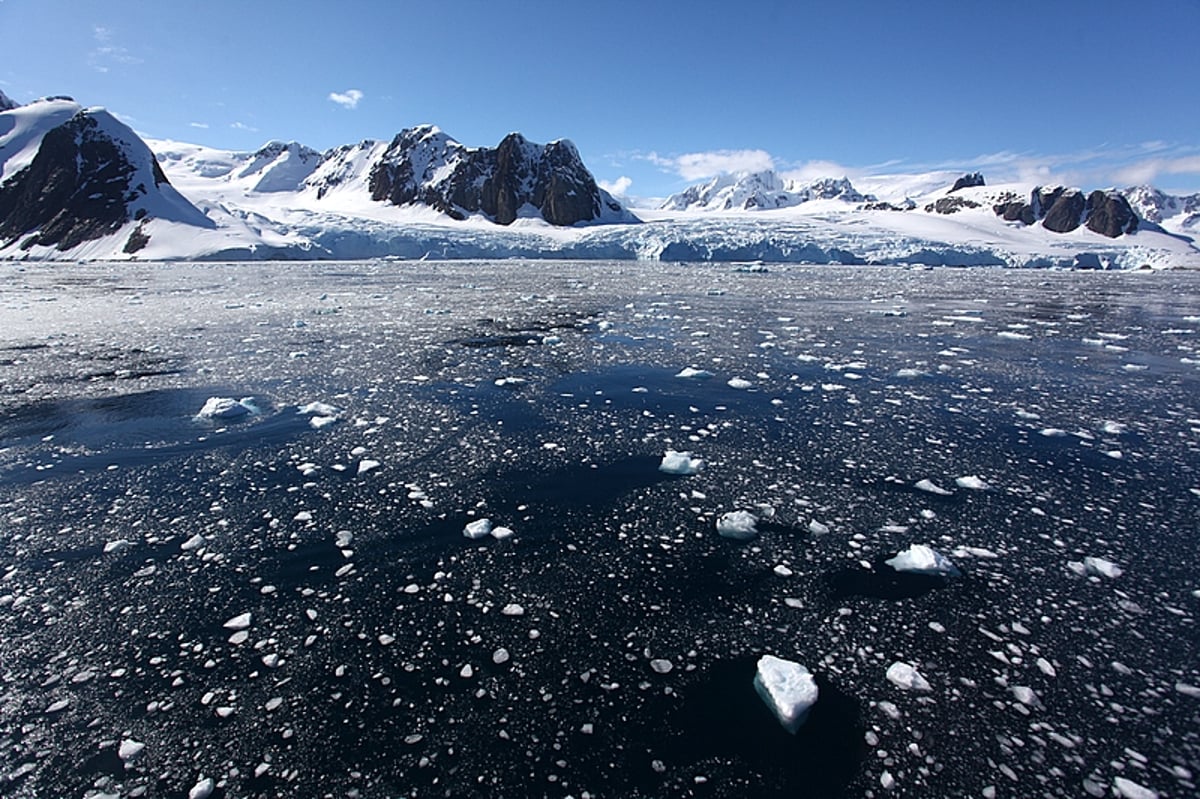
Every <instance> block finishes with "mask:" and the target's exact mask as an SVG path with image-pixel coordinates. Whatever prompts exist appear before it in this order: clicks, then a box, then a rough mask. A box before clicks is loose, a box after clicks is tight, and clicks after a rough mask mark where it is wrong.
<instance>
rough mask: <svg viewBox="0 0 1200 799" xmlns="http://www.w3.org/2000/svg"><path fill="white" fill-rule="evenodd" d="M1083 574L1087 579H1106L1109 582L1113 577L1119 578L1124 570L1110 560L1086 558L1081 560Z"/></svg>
mask: <svg viewBox="0 0 1200 799" xmlns="http://www.w3.org/2000/svg"><path fill="white" fill-rule="evenodd" d="M1083 572H1084V574H1086V575H1088V576H1089V577H1090V576H1096V577H1107V578H1109V579H1110V580H1111V579H1113V578H1115V577H1120V576H1121V575H1122V574H1123V573H1124V569H1122V568H1121V567H1120V566H1118V565H1117V564H1115V563H1113V562H1112V561H1111V560H1105V559H1104V558H1093V557H1091V556H1088V557H1086V558H1084V559H1083Z"/></svg>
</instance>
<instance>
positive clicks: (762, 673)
mask: <svg viewBox="0 0 1200 799" xmlns="http://www.w3.org/2000/svg"><path fill="white" fill-rule="evenodd" d="M754 690H755V691H757V692H758V695H759V696H760V697H761V698H762V700H763V701H764V702H766V703H767V707H769V708H771V712H772V713H774V714H775V718H777V719H779V723H780V724H782V725H783V728H784V729H785V730H787V731H788V732H790V733H792V734H793V735H795V733H796V731H797V730H799V729H800V727H801V725H803V724H804V722H805V720H806V719H807V718H808V712H809V710H811V709H812V706H813V705H815V704H816V703H817V696H818V694H819V693H820V692H819V691H818V689H817V683H816V681H814V680H813V676H812V673H811V672H809V670H808V669H806V668H805V667H804V666H802V665H800V664H799V663H796V662H794V661H791V660H784V659H783V658H777V657H775V656H774V655H763V656H762V657H761V658H759V659H758V669H757V671H756V673H755V675H754Z"/></svg>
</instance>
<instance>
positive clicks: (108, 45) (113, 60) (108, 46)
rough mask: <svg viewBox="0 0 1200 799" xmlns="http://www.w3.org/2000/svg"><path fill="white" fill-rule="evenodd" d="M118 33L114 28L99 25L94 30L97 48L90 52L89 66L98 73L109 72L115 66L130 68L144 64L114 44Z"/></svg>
mask: <svg viewBox="0 0 1200 799" xmlns="http://www.w3.org/2000/svg"><path fill="white" fill-rule="evenodd" d="M115 36H116V33H115V32H114V31H113V29H112V28H107V27H105V26H103V25H97V26H96V27H94V28H92V38H93V39H95V40H96V43H97V45H98V46H97V47H94V48H93V49H91V50H89V51H88V54H87V62H88V66H90V67H91V68H92V69H94V70H96V71H97V72H108V71H109V70H110V69H111V68H112V67H113V66H130V65H133V64H140V63H142V59H141V58H138V57H137V56H135V55H133V54H132V53H130V52H129V50H127V49H126V48H124V47H121V46H119V45H117V44H114V43H113V39H114V38H115Z"/></svg>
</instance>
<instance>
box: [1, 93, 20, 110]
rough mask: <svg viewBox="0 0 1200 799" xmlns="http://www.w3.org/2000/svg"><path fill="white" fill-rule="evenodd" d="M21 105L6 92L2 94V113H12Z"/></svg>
mask: <svg viewBox="0 0 1200 799" xmlns="http://www.w3.org/2000/svg"><path fill="white" fill-rule="evenodd" d="M18 105H19V103H17V102H16V101H15V100H13V99H12V98H10V97H9V96H8V95H7V94H5V93H4V92H0V111H11V110H12V109H14V108H16V107H17V106H18Z"/></svg>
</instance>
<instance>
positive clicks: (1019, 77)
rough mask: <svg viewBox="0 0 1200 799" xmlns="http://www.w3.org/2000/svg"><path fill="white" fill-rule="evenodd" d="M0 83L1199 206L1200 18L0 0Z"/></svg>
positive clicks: (1037, 5)
mask: <svg viewBox="0 0 1200 799" xmlns="http://www.w3.org/2000/svg"><path fill="white" fill-rule="evenodd" d="M0 33H2V34H3V41H4V56H3V58H2V59H0V90H3V91H4V92H5V93H6V94H8V95H9V96H11V97H12V98H13V99H15V100H17V101H20V102H27V101H29V100H32V99H35V98H36V97H40V96H44V95H48V94H69V95H72V96H74V97H75V98H76V99H77V100H79V101H80V102H81V103H83V104H85V105H103V106H106V107H107V108H109V109H110V110H112V111H114V112H115V113H117V114H118V115H120V116H121V117H122V118H123V119H125V120H126V121H127V122H129V123H130V124H131V125H132V126H133V127H134V128H135V129H137V130H138V131H139V132H141V133H142V134H143V135H146V136H151V137H156V138H172V139H179V140H183V141H191V142H197V143H201V144H207V145H211V146H214V147H221V148H227V149H244V150H249V149H255V148H257V147H258V146H259V145H261V144H262V143H264V142H265V141H267V140H269V139H284V140H292V139H294V140H297V141H301V142H303V143H305V144H307V145H309V146H312V147H315V148H318V149H325V148H328V147H331V146H334V145H337V144H344V143H349V142H354V141H358V140H360V139H364V138H375V139H388V138H391V137H392V136H393V135H394V134H395V133H396V132H398V131H399V130H401V129H402V128H405V127H408V126H411V125H414V124H418V123H422V122H432V123H434V124H437V125H439V126H440V127H441V128H442V129H444V130H445V131H446V132H447V133H449V134H450V135H451V136H453V137H454V138H456V139H458V140H459V141H461V142H463V143H464V144H468V145H494V144H496V143H497V142H498V141H499V140H500V139H501V138H502V137H503V136H504V135H505V134H506V133H508V132H510V131H513V130H519V131H521V132H522V133H524V134H525V135H526V136H528V137H529V138H531V139H533V140H534V141H549V140H551V139H555V138H570V139H572V140H573V141H574V142H575V143H576V144H577V145H578V147H579V149H580V151H581V153H582V154H583V157H584V160H585V161H586V162H587V164H588V166H589V167H590V168H591V169H592V171H593V173H595V175H596V177H597V178H598V179H599V180H601V181H602V182H604V183H606V184H607V185H610V186H615V187H616V188H618V189H622V190H623V191H624V192H625V193H627V194H628V195H630V196H633V197H652V196H663V195H666V194H669V193H671V192H674V191H678V190H680V189H681V188H683V187H684V186H686V185H689V184H690V183H694V182H697V181H699V180H703V179H705V178H706V177H709V176H711V175H712V174H715V173H716V172H718V171H721V170H732V171H736V170H739V169H749V168H763V167H768V166H769V167H774V168H776V169H777V170H779V171H781V172H783V173H786V174H789V175H794V176H821V175H829V176H840V175H841V174H843V173H844V174H848V175H850V176H851V178H853V177H854V176H855V175H860V174H868V173H880V172H885V173H886V172H920V171H930V170H934V169H943V168H944V169H953V170H967V169H971V170H974V169H979V170H981V171H983V172H984V174H985V176H986V177H987V178H988V180H989V182H1000V181H1001V180H1006V179H1017V178H1022V179H1030V180H1041V181H1050V180H1056V179H1057V180H1064V181H1066V182H1069V183H1073V184H1076V185H1081V186H1083V187H1085V188H1091V187H1097V186H1107V185H1126V184H1131V183H1136V182H1153V183H1155V184H1156V185H1159V186H1160V187H1163V188H1167V189H1172V190H1188V191H1194V190H1200V89H1198V88H1197V85H1196V79H1197V75H1200V46H1197V42H1198V41H1200V0H1145V1H1144V2H1142V3H1140V4H1137V5H1130V4H1128V3H1117V2H1105V1H1104V0H1101V2H1096V1H1095V0H1085V1H1079V2H1076V1H1075V0H1058V1H1057V2H1032V1H1026V0H1009V1H1008V2H1005V3H984V2H975V1H974V0H957V1H955V2H951V1H949V0H946V1H945V2H943V1H941V0H935V1H933V2H912V3H900V2H892V1H891V0H876V1H875V2H861V1H858V0H845V1H844V2H827V3H811V2H800V0H791V1H790V2H788V1H786V0H784V1H782V2H774V1H773V0H750V1H749V2H708V1H707V0H693V1H692V2H670V3H668V2H657V3H656V2H652V0H641V1H640V2H626V0H609V1H608V2H590V3H581V2H572V1H571V0H559V1H558V2H543V1H542V0H522V2H520V3H498V2H495V1H494V0H492V1H491V2H476V1H475V0H459V2H453V3H442V2H421V3H417V2H407V1H406V0H397V1H396V2H362V1H360V0H342V1H341V2H338V3H328V2H312V1H310V0H291V1H290V2H276V0H256V1H255V2H245V1H244V0H240V1H234V0H206V1H205V2H195V0H103V1H102V2H93V1H92V0H74V2H67V1H66V0H0Z"/></svg>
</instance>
